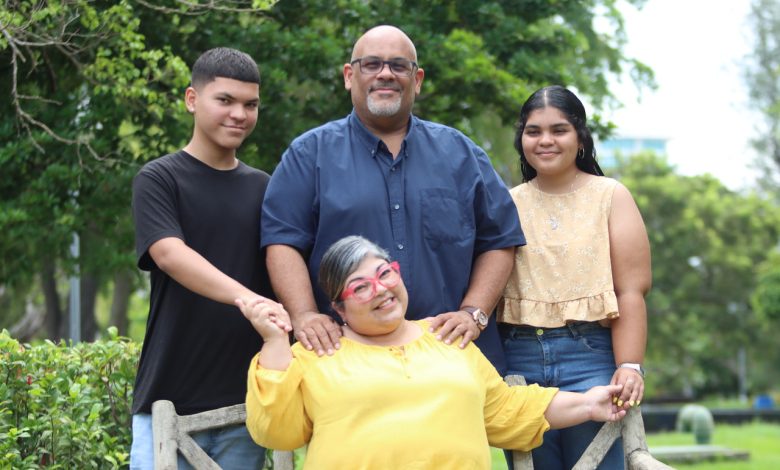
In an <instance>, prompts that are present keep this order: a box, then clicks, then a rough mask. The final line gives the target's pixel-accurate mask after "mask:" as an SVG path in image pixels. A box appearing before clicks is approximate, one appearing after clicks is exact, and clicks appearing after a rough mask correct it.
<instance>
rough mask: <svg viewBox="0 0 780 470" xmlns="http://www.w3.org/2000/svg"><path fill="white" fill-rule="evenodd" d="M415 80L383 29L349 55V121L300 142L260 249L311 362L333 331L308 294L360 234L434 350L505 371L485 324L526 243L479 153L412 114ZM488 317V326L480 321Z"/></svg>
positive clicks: (408, 44) (281, 170) (283, 173)
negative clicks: (332, 257) (388, 263)
mask: <svg viewBox="0 0 780 470" xmlns="http://www.w3.org/2000/svg"><path fill="white" fill-rule="evenodd" d="M423 77H424V72H423V69H421V68H420V67H419V66H418V65H417V53H416V50H415V47H414V44H413V43H412V41H411V40H410V39H409V38H408V37H407V36H406V34H404V33H403V32H402V31H401V30H399V29H398V28H395V27H392V26H378V27H375V28H373V29H371V30H369V31H368V32H366V33H365V34H364V35H363V36H362V37H361V38H360V39H359V40H358V41H357V42H356V43H355V45H354V48H353V50H352V58H351V60H350V62H349V63H347V64H344V86H345V88H346V89H347V90H349V91H350V93H351V95H352V104H353V106H354V110H353V111H352V113H351V114H350V115H349V116H347V117H346V118H344V119H340V120H337V121H333V122H330V123H327V124H325V125H323V126H321V127H318V128H316V129H313V130H310V131H308V132H306V133H304V134H303V135H301V136H299V137H298V138H296V139H295V140H294V141H293V142H292V144H291V145H290V147H289V148H288V149H287V151H286V152H285V153H284V155H283V156H282V161H281V163H280V164H279V166H278V167H277V169H276V170H275V172H274V174H273V176H272V178H271V183H270V185H269V186H268V192H267V193H266V197H265V201H264V203H263V215H262V220H263V223H262V237H261V239H262V243H263V245H264V246H266V247H267V265H268V271H269V274H270V276H271V282H272V285H273V288H274V291H275V292H276V294H277V296H278V298H279V300H280V301H281V302H282V304H283V305H284V306H285V308H286V309H287V311H288V312H289V313H290V317H291V320H292V323H293V328H294V331H295V336H296V338H297V339H298V340H299V341H300V342H301V343H302V344H303V345H304V346H305V347H306V348H308V349H314V350H316V351H317V353H318V354H325V353H327V354H332V353H333V352H334V350H335V349H338V347H339V338H340V336H341V328H340V326H339V325H337V324H336V323H335V321H334V320H333V318H332V317H330V316H328V315H326V314H323V313H321V312H329V311H330V302H331V301H332V300H334V299H328V298H327V296H325V294H324V293H323V292H322V291H321V290H320V289H319V288H317V287H316V286H317V275H318V270H319V265H320V259H321V258H322V255H323V253H324V252H325V250H327V249H328V247H329V246H330V245H331V244H332V243H334V242H335V241H337V240H339V239H340V238H342V237H344V236H347V235H362V236H364V237H366V238H369V239H371V240H372V241H374V242H375V243H377V244H379V245H380V246H382V247H383V248H385V249H387V250H388V252H389V253H390V254H391V256H392V257H393V259H394V260H397V261H398V262H399V263H400V265H401V273H402V275H403V277H404V283H405V284H406V287H407V289H408V291H409V307H408V311H407V316H408V317H409V318H410V319H418V318H425V317H433V320H432V328H433V330H434V331H437V330H438V335H439V336H440V338H441V339H442V341H446V342H448V343H453V342H458V338H460V340H459V344H460V346H461V347H465V346H466V345H467V344H468V342H469V341H472V340H476V341H475V343H476V344H477V345H478V346H479V347H480V348H481V349H482V351H483V353H485V355H486V356H487V357H488V358H489V359H491V361H492V362H493V364H494V365H495V366H496V368H497V369H498V370H499V371H500V372H501V371H502V369H503V365H504V364H503V361H504V360H503V352H502V351H501V345H500V342H499V339H498V333H497V330H496V325H495V321H494V320H493V319H492V318H491V319H490V320H489V321H488V319H487V315H489V313H490V312H492V310H493V308H494V307H495V304H496V302H497V301H498V298H499V296H500V295H501V292H502V290H503V288H504V286H505V284H506V281H507V278H508V276H509V273H510V271H511V268H512V263H513V261H514V249H515V247H516V246H518V245H523V244H525V238H524V237H523V232H522V230H521V229H520V222H519V220H518V217H517V209H516V208H515V206H514V203H513V202H512V200H511V198H510V196H509V192H508V190H507V188H506V186H505V185H504V184H503V182H502V181H501V180H500V178H499V177H498V175H497V174H496V172H495V170H494V169H493V167H492V166H491V164H490V160H489V159H488V157H487V155H486V154H485V152H484V151H483V150H482V149H480V148H479V147H478V146H477V145H476V144H474V143H473V142H472V141H471V140H470V139H469V138H467V137H466V136H465V135H463V134H462V133H461V132H459V131H457V130H455V129H453V128H450V127H446V126H443V125H440V124H435V123H432V122H428V121H423V120H421V119H419V118H417V117H415V116H413V115H412V107H413V105H414V100H415V97H416V96H417V95H418V94H419V93H420V88H421V86H422V81H423ZM486 314H487V315H486Z"/></svg>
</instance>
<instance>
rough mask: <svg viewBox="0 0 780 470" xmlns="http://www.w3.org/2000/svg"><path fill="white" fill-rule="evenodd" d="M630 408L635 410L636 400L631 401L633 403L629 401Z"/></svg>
mask: <svg viewBox="0 0 780 470" xmlns="http://www.w3.org/2000/svg"><path fill="white" fill-rule="evenodd" d="M628 406H630V407H631V408H633V407H634V400H631V401H629V402H628Z"/></svg>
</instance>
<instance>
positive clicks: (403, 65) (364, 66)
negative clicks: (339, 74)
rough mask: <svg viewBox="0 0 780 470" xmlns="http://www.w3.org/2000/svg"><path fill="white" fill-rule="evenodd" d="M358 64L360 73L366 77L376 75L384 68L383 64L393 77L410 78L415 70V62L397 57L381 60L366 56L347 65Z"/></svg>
mask: <svg viewBox="0 0 780 470" xmlns="http://www.w3.org/2000/svg"><path fill="white" fill-rule="evenodd" d="M355 63H358V64H360V71H361V72H363V73H364V74H366V75H376V74H378V73H379V72H381V71H382V69H384V68H385V64H387V65H388V66H389V67H390V71H391V72H393V75H398V76H401V75H402V76H404V77H411V76H412V74H413V73H414V71H415V69H417V62H414V61H412V60H409V59H404V58H402V57H398V58H395V59H391V60H382V59H380V58H379V57H374V56H367V57H360V58H358V59H355V60H353V61H352V62H350V63H349V65H355Z"/></svg>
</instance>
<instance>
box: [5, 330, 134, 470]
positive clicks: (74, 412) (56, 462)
mask: <svg viewBox="0 0 780 470" xmlns="http://www.w3.org/2000/svg"><path fill="white" fill-rule="evenodd" d="M139 354H140V344H139V343H135V342H132V341H130V340H128V339H127V338H120V337H118V336H117V333H116V329H113V328H109V339H108V340H104V341H98V342H94V343H78V344H76V345H75V346H73V347H71V346H69V345H68V344H66V343H65V342H64V341H62V342H60V343H59V344H54V343H52V342H51V341H46V342H45V343H41V344H40V345H35V346H29V345H22V344H20V343H19V342H18V341H16V340H15V339H13V338H11V337H10V336H9V334H8V331H6V330H3V331H2V332H1V333H0V469H7V468H13V469H32V468H40V467H42V466H45V467H47V468H52V469H57V468H63V469H74V468H78V469H88V468H100V469H103V468H125V467H127V466H128V463H129V451H130V441H131V433H130V420H131V416H130V404H131V403H132V391H133V381H134V378H135V372H136V367H137V363H138V356H139Z"/></svg>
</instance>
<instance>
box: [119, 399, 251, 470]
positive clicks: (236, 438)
mask: <svg viewBox="0 0 780 470" xmlns="http://www.w3.org/2000/svg"><path fill="white" fill-rule="evenodd" d="M191 436H192V438H193V439H194V440H195V442H197V443H198V445H199V446H200V447H201V448H202V449H203V450H204V451H205V452H206V454H208V456H209V457H211V459H212V460H214V462H216V463H217V464H218V465H219V466H220V467H221V468H223V469H224V470H245V469H247V470H248V469H258V470H259V469H262V468H263V466H264V465H265V449H264V448H263V447H261V446H259V445H257V444H255V442H254V441H253V440H252V437H251V436H250V435H249V431H247V429H246V426H245V425H243V424H237V425H234V426H226V427H224V428H219V429H209V430H206V431H201V432H197V433H194V434H191ZM178 457H179V458H178V465H179V469H191V468H192V466H191V465H190V464H189V463H187V460H186V459H185V458H184V457H183V456H182V455H181V454H178ZM130 469H131V470H153V469H154V441H153V440H152V415H150V414H145V413H138V414H134V415H133V445H132V448H131V449H130Z"/></svg>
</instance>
